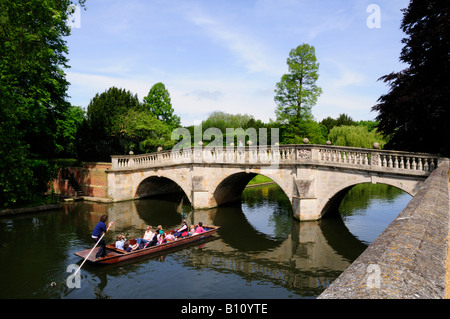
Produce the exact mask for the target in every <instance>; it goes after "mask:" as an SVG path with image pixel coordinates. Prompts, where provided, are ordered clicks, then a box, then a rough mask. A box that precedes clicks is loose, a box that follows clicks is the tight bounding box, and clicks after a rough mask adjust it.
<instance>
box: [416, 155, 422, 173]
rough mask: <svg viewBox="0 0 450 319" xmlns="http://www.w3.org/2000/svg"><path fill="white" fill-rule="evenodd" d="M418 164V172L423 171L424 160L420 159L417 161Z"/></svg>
mask: <svg viewBox="0 0 450 319" xmlns="http://www.w3.org/2000/svg"><path fill="white" fill-rule="evenodd" d="M417 161H418V163H417V170H419V171H421V170H422V159H421V158H420V157H419V158H418V159H417Z"/></svg>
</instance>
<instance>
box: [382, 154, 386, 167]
mask: <svg viewBox="0 0 450 319" xmlns="http://www.w3.org/2000/svg"><path fill="white" fill-rule="evenodd" d="M386 156H387V155H381V157H383V160H382V162H381V163H382V165H381V166H383V167H386V166H387V161H386Z"/></svg>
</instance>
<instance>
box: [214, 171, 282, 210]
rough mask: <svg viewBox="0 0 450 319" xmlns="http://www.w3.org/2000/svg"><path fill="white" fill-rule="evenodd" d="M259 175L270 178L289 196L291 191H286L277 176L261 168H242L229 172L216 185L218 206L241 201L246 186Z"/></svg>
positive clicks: (215, 198) (215, 197)
mask: <svg viewBox="0 0 450 319" xmlns="http://www.w3.org/2000/svg"><path fill="white" fill-rule="evenodd" d="M257 175H262V176H265V177H268V178H270V179H271V180H272V181H274V183H276V184H277V185H278V186H279V187H280V188H281V189H282V190H283V192H284V193H285V194H286V196H287V197H289V193H288V192H287V191H286V187H285V185H284V184H283V183H282V182H281V181H279V180H278V178H277V177H276V176H273V175H271V174H267V173H265V172H260V170H247V171H242V170H240V171H236V172H232V173H231V174H228V175H227V176H226V177H225V178H222V179H219V180H218V181H217V183H216V185H214V187H213V189H214V193H213V197H214V200H215V202H216V203H217V206H221V205H224V204H227V203H232V202H237V201H240V200H241V195H242V192H243V191H244V189H245V187H246V186H247V185H248V183H249V182H250V181H251V180H252V179H253V178H254V177H255V176H257Z"/></svg>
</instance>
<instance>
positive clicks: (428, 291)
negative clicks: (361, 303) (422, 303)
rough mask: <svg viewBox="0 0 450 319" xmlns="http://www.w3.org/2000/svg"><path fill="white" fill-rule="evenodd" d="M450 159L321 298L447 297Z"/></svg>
mask: <svg viewBox="0 0 450 319" xmlns="http://www.w3.org/2000/svg"><path fill="white" fill-rule="evenodd" d="M448 169H449V163H448V161H447V162H443V163H441V164H440V165H439V167H438V168H437V169H436V170H435V171H433V172H432V173H431V175H430V176H429V177H428V179H427V180H426V181H425V183H424V184H423V185H422V186H421V188H420V190H419V191H418V193H417V194H416V195H415V196H414V197H413V198H412V199H411V201H410V203H409V204H408V206H407V207H406V208H405V209H404V210H403V211H402V212H401V213H400V214H399V215H398V217H397V218H396V219H395V220H394V221H393V222H392V223H391V224H390V225H389V226H388V227H387V228H386V229H385V230H384V232H383V233H382V234H381V235H380V236H379V237H378V238H377V239H376V240H375V241H374V242H373V243H372V244H371V245H370V246H369V247H368V248H367V249H366V250H365V251H364V253H363V254H362V255H361V256H360V257H359V258H358V259H356V260H355V262H354V263H353V264H352V265H351V266H350V267H349V268H348V269H347V270H345V271H344V272H343V273H342V274H341V275H340V276H339V277H338V278H337V279H336V280H335V281H334V282H333V283H332V284H331V285H330V286H329V287H328V288H327V289H326V290H325V291H324V292H323V293H322V294H321V295H320V296H319V299H397V298H402V299H403V298H405V299H408V298H409V299H417V298H425V299H441V298H444V297H445V275H446V259H447V249H448V232H449V213H450V207H449V186H448V176H447V174H448Z"/></svg>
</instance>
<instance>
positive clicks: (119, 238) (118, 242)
mask: <svg viewBox="0 0 450 319" xmlns="http://www.w3.org/2000/svg"><path fill="white" fill-rule="evenodd" d="M125 241H126V239H125V236H124V235H117V237H116V248H118V249H123V250H125V248H124V245H125Z"/></svg>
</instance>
